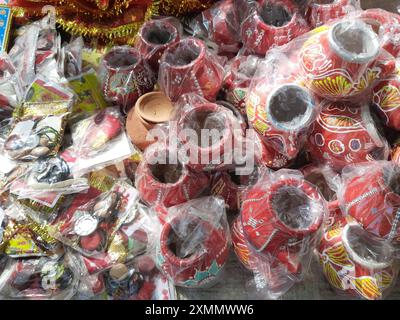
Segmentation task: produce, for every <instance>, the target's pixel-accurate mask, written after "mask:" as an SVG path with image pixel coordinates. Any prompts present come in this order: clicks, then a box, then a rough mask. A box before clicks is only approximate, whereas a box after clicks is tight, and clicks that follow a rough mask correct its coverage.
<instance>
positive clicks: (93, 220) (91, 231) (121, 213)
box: [49, 182, 138, 256]
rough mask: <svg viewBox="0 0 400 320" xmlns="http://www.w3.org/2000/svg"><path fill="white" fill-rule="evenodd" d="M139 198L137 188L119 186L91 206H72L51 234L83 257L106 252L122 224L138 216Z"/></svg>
mask: <svg viewBox="0 0 400 320" xmlns="http://www.w3.org/2000/svg"><path fill="white" fill-rule="evenodd" d="M95 194H96V193H95ZM137 197H138V194H137V191H136V189H135V188H133V187H131V186H130V185H128V184H126V183H123V182H117V183H115V184H114V186H113V187H112V188H111V190H109V191H107V192H103V193H100V195H98V196H97V197H96V198H94V199H90V201H89V202H84V203H82V204H81V205H79V204H78V203H77V204H74V205H71V206H70V207H69V208H68V209H67V210H65V211H64V212H62V213H61V215H60V216H59V217H58V218H57V220H55V221H54V222H53V223H52V224H51V226H50V227H49V231H50V233H51V234H52V235H53V236H54V237H55V238H57V239H58V240H60V241H61V242H63V243H65V244H67V245H69V246H71V247H72V248H74V249H75V250H77V251H79V252H80V253H81V254H83V255H86V256H94V255H96V254H98V253H102V252H105V251H106V250H107V248H108V245H109V243H110V240H111V239H112V238H113V236H114V234H115V232H116V231H117V230H118V229H119V227H120V226H121V224H123V223H125V222H126V221H127V219H130V216H131V215H133V214H134V211H132V208H134V206H135V204H136V201H137Z"/></svg>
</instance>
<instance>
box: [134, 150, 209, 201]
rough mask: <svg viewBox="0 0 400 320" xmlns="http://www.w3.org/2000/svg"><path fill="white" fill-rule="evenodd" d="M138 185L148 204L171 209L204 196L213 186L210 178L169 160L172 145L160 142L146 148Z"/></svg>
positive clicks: (138, 173)
mask: <svg viewBox="0 0 400 320" xmlns="http://www.w3.org/2000/svg"><path fill="white" fill-rule="evenodd" d="M175 160H176V161H175ZM135 184H136V187H137V189H138V191H139V194H140V197H141V199H142V200H143V201H144V202H146V203H147V204H148V205H150V206H155V205H163V206H165V207H171V206H174V205H178V204H181V203H184V202H187V201H189V200H191V199H194V198H196V197H198V196H200V195H201V194H202V193H203V192H204V191H205V190H206V189H207V188H208V187H209V184H210V178H209V176H208V175H207V174H206V173H204V172H197V173H195V172H192V171H191V170H190V169H189V168H188V167H187V166H186V165H185V164H182V163H181V162H180V161H179V159H178V158H175V159H174V158H173V157H169V148H168V146H167V145H165V144H163V143H157V144H153V145H152V146H150V147H149V148H147V149H146V152H145V153H144V159H143V161H142V162H141V163H140V164H139V167H138V169H137V170H136V175H135Z"/></svg>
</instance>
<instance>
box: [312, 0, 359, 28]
mask: <svg viewBox="0 0 400 320" xmlns="http://www.w3.org/2000/svg"><path fill="white" fill-rule="evenodd" d="M354 2H356V1H354V0H316V1H310V3H309V4H308V7H307V10H306V17H307V20H308V22H309V24H310V26H311V27H312V28H316V27H319V26H321V25H323V24H325V23H327V22H328V21H329V20H334V19H338V18H341V17H343V16H345V15H347V14H348V13H350V12H352V11H356V9H357V8H356V5H355V3H354Z"/></svg>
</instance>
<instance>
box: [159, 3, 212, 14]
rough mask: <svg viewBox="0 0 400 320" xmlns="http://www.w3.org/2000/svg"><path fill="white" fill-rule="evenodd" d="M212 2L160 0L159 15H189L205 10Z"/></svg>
mask: <svg viewBox="0 0 400 320" xmlns="http://www.w3.org/2000/svg"><path fill="white" fill-rule="evenodd" d="M214 2H215V1H213V0H203V1H201V0H162V1H161V4H160V13H161V14H163V15H167V16H176V17H182V16H184V15H186V14H189V13H195V12H199V11H202V10H206V9H208V8H209V7H211V5H212V4H213V3H214Z"/></svg>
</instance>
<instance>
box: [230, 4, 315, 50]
mask: <svg viewBox="0 0 400 320" xmlns="http://www.w3.org/2000/svg"><path fill="white" fill-rule="evenodd" d="M238 10H241V8H238ZM246 13H247V16H246V17H244V19H243V22H242V25H241V28H240V30H241V31H240V32H241V37H242V42H243V45H244V46H245V48H246V49H247V50H248V51H249V52H251V53H253V54H257V55H259V56H265V54H266V53H267V51H268V50H269V49H270V48H272V47H274V46H282V45H284V44H287V43H288V42H290V41H291V40H293V39H294V38H296V37H298V36H300V35H302V34H304V33H306V32H308V31H309V26H308V24H307V22H306V20H305V19H304V18H303V17H302V16H301V14H300V11H299V9H298V7H297V6H296V5H295V4H294V3H293V1H291V0H279V1H270V0H266V1H257V2H256V3H255V5H254V7H253V8H252V9H251V10H247V12H246Z"/></svg>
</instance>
